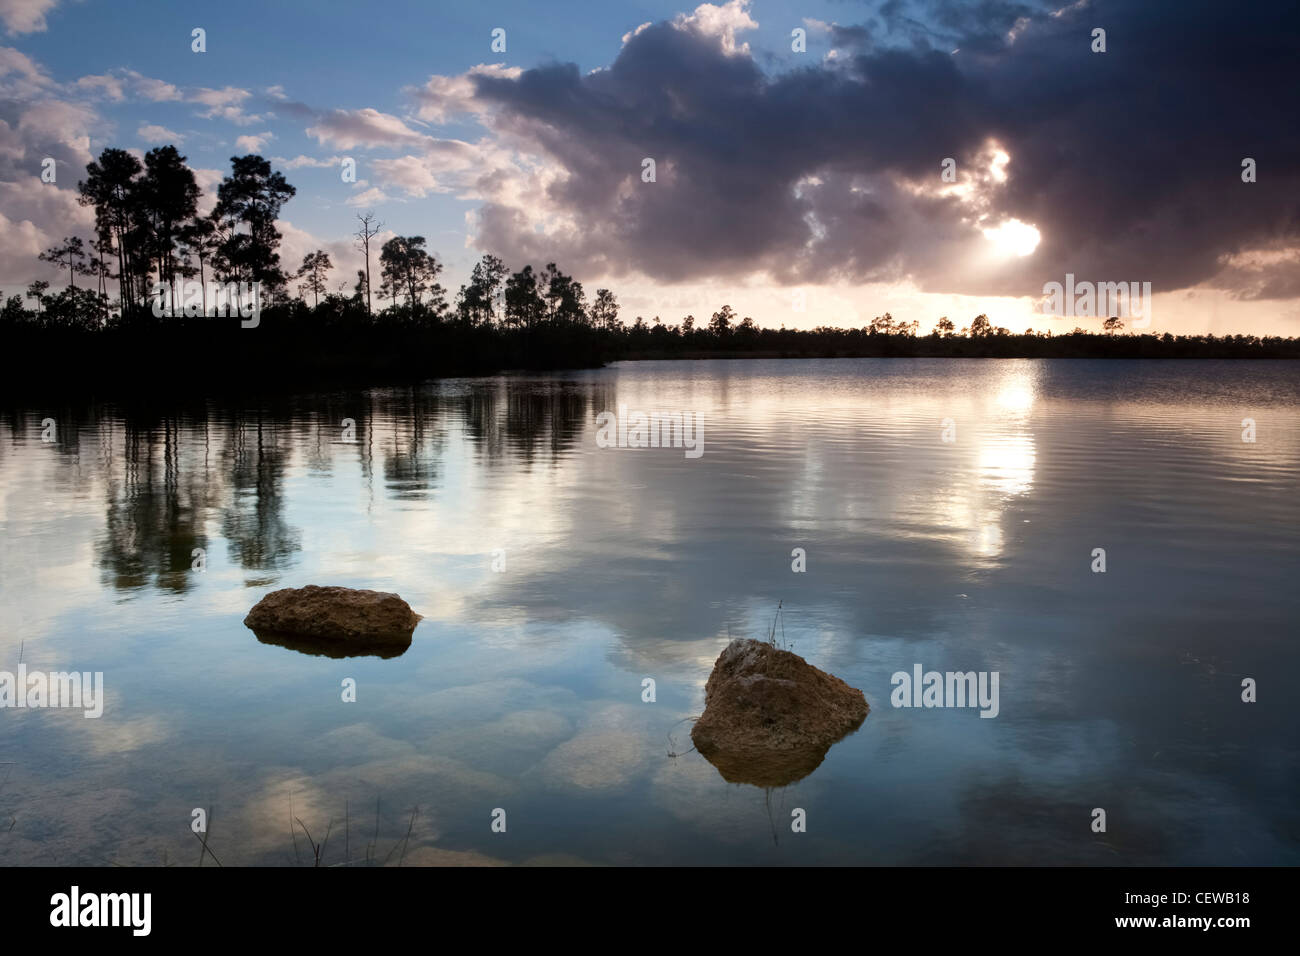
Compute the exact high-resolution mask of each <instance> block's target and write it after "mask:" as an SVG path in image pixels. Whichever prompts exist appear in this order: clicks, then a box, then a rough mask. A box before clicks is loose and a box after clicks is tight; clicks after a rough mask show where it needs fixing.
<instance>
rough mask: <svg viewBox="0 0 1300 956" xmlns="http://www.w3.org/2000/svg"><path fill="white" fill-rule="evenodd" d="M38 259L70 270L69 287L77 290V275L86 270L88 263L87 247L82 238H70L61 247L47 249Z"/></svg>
mask: <svg viewBox="0 0 1300 956" xmlns="http://www.w3.org/2000/svg"><path fill="white" fill-rule="evenodd" d="M37 258H38V259H40V260H41V261H42V262H50V263H53V264H54V265H56V266H59V267H60V268H64V267H66V268H67V270H68V286H69V288H72V289H75V288H76V287H77V279H76V274H77V273H78V272H80V271H81V270H82V269H83V268H84V266H83V263H84V262H85V261H86V247H85V244H84V243H83V242H82V241H81V237H80V236H70V237H68V238H67V239H64V240H63V242H62V243H60V244H59V245H57V246H51V247H50V248H48V249H46V250H45V251H44V252H42V253H41V254H40V255H39V256H37Z"/></svg>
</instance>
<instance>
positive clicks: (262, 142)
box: [235, 130, 275, 153]
mask: <svg viewBox="0 0 1300 956" xmlns="http://www.w3.org/2000/svg"><path fill="white" fill-rule="evenodd" d="M273 139H275V134H274V133H272V132H270V131H269V130H268V131H267V132H265V133H256V134H250V135H246V136H240V137H238V138H237V139H236V140H235V149H237V150H240V151H242V152H245V153H260V152H262V150H264V149H265V148H266V144H267V143H268V142H270V141H271V140H273Z"/></svg>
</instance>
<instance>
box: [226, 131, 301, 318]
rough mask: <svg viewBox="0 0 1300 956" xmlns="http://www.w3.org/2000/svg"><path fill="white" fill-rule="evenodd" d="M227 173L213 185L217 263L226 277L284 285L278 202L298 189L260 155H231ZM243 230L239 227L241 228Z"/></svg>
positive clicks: (274, 286)
mask: <svg viewBox="0 0 1300 956" xmlns="http://www.w3.org/2000/svg"><path fill="white" fill-rule="evenodd" d="M230 165H231V173H230V175H229V176H227V177H226V178H225V179H223V180H222V182H221V185H220V186H218V187H217V206H216V208H215V209H214V210H213V219H214V220H215V221H216V222H218V223H220V224H221V229H222V237H221V241H220V245H219V247H218V253H217V259H216V264H217V265H218V266H219V267H220V268H221V269H222V270H224V272H225V275H226V276H227V277H229V278H232V279H236V280H239V281H248V282H259V283H261V284H262V286H263V287H264V288H265V289H266V290H267V291H268V292H271V293H274V292H275V291H277V290H278V289H280V288H281V287H283V285H284V281H285V277H284V273H283V272H281V271H280V253H279V247H280V238H281V236H280V232H279V230H277V229H276V228H275V222H276V220H277V219H278V218H279V216H280V208H281V207H282V206H283V205H284V204H285V203H286V202H288V201H289V199H291V198H292V197H293V196H294V195H295V194H296V193H297V190H296V189H295V188H294V187H293V186H290V185H289V183H288V182H286V181H285V178H284V175H283V174H282V173H276V172H272V171H271V164H270V162H269V161H267V160H265V159H263V158H262V157H261V156H257V155H255V154H249V155H247V156H232V157H230ZM241 227H242V228H243V229H244V230H245V231H243V232H241V231H240V228H241Z"/></svg>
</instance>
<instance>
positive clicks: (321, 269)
mask: <svg viewBox="0 0 1300 956" xmlns="http://www.w3.org/2000/svg"><path fill="white" fill-rule="evenodd" d="M332 268H334V263H332V262H330V256H329V253H328V252H326V251H325V250H324V249H317V250H316V251H315V252H309V253H307V255H305V256H304V257H303V260H302V265H301V266H299V267H298V271H297V273H296V276H297V278H299V279H302V280H303V281H302V285H301V286H299V289H300V290H301V289H306V290H307V291H308V292H310V293H311V294H312V296H313V303H312V304H313V307H318V306H319V305H320V296H321V293H322V292H324V291H325V276H326V275H328V274H329V271H330V269H332Z"/></svg>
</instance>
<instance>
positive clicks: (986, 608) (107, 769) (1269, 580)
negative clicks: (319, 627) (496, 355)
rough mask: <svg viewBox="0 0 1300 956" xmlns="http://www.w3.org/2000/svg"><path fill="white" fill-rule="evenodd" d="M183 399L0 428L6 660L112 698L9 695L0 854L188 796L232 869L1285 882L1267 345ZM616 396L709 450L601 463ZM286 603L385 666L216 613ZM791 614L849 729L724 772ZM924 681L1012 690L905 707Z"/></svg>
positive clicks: (154, 826)
mask: <svg viewBox="0 0 1300 956" xmlns="http://www.w3.org/2000/svg"><path fill="white" fill-rule="evenodd" d="M203 394H204V388H203V383H201V382H199V383H195V386H194V394H193V395H192V396H185V395H174V396H172V395H159V396H157V397H156V399H154V400H152V401H149V402H146V403H141V404H133V405H122V404H115V403H113V402H111V401H101V402H98V403H93V404H92V403H71V402H69V403H65V404H63V405H49V406H21V407H19V406H13V405H10V406H9V407H6V408H5V409H4V410H3V412H2V413H0V526H2V528H3V556H2V557H0V614H2V615H3V619H2V623H3V626H2V627H0V671H9V672H15V673H16V672H17V668H18V665H19V661H20V657H21V662H22V664H23V665H24V666H25V667H26V668H27V670H28V671H29V672H31V671H39V672H58V671H74V670H75V671H79V672H86V673H96V672H102V674H103V699H102V706H103V714H102V716H100V717H98V718H87V717H85V716H83V713H82V711H81V710H76V709H72V708H17V707H7V708H4V709H0V864H3V865H22V864H89V865H106V866H107V865H111V864H120V865H137V866H138V865H161V864H165V863H178V864H182V865H195V864H197V863H198V862H199V859H200V856H201V853H202V848H201V846H200V842H199V838H198V837H197V836H196V835H195V833H194V832H193V830H192V822H193V821H194V820H195V813H194V811H195V810H196V809H201V810H203V811H204V813H205V814H206V815H207V834H208V836H207V839H208V845H209V847H210V848H211V850H212V853H213V854H214V856H215V858H216V859H218V860H219V861H220V862H221V864H223V865H225V866H230V865H238V864H245V865H295V864H296V865H304V866H306V865H311V864H312V863H313V862H314V853H313V851H312V849H311V841H314V842H315V843H316V844H318V845H321V844H323V850H322V851H321V864H322V865H367V864H381V863H385V862H386V863H388V864H390V865H393V864H397V863H399V862H400V863H403V864H404V865H408V866H409V865H415V864H443V863H446V864H461V863H493V862H501V863H542V864H546V863H572V864H580V863H590V864H615V865H619V864H647V865H657V864H945V863H957V864H1009V863H1030V864H1098V865H1129V864H1229V865H1232V864H1292V865H1294V864H1296V863H1300V809H1298V808H1297V803H1296V800H1295V796H1296V793H1297V792H1298V791H1300V760H1298V759H1297V758H1298V756H1300V755H1298V752H1297V733H1296V728H1297V727H1298V726H1300V720H1297V717H1296V715H1295V714H1294V713H1293V712H1292V711H1291V704H1290V701H1291V700H1292V698H1293V695H1294V691H1295V688H1296V687H1297V680H1298V678H1300V651H1298V650H1297V646H1296V642H1295V638H1296V635H1297V621H1300V588H1298V587H1297V582H1300V547H1297V543H1296V542H1297V537H1296V536H1297V530H1298V528H1300V504H1298V501H1300V499H1298V497H1297V491H1298V490H1300V417H1298V416H1297V411H1298V410H1300V367H1298V366H1296V365H1295V364H1288V363H1284V362H1263V361H1261V362H1251V363H1247V362H1214V361H1200V362H1178V361H1137V360H1134V361H1115V360H1112V361H1100V360H1098V361H1091V360H1059V361H1031V360H1005V361H1003V360H954V359H935V360H905V359H884V360H870V359H862V360H858V359H840V360H799V361H794V360H791V361H778V360H772V361H768V360H750V361H746V360H735V361H701V362H631V363H621V364H617V365H614V366H611V367H608V368H605V369H599V370H594V371H578V372H566V373H556V374H549V375H503V376H495V377H489V378H478V379H454V380H443V381H437V382H431V383H428V384H426V385H424V386H421V387H402V388H378V389H372V390H367V391H339V392H325V393H320V394H302V395H296V396H291V397H283V398H265V399H257V400H252V399H249V400H247V401H242V402H239V401H215V400H206V399H204V398H203V397H202V396H203ZM620 406H625V407H626V409H627V410H628V411H629V412H633V413H634V412H637V411H641V412H644V413H650V412H655V411H667V412H674V411H676V412H681V413H683V414H693V415H698V416H699V422H700V428H701V433H700V435H699V437H700V438H701V439H702V446H701V447H702V453H701V454H699V455H698V456H693V455H689V454H687V453H686V452H684V450H683V449H682V448H680V447H678V448H673V447H660V448H632V447H618V445H617V444H616V445H614V446H613V447H606V446H608V444H609V443H608V442H598V441H597V431H598V426H597V416H599V415H600V413H601V412H605V411H609V412H615V413H617V412H618V410H619V408H620ZM1246 420H1249V421H1246ZM1251 439H1253V440H1251ZM796 549H802V551H798V550H796ZM1098 549H1101V550H1100V551H1099V550H1098ZM1102 561H1104V571H1102V570H1100V566H1101V565H1100V562H1102ZM796 567H801V568H802V570H795V568H796ZM305 584H339V585H348V586H352V587H362V588H374V589H377V590H383V591H394V592H397V593H399V594H401V595H402V596H403V597H404V598H405V599H406V600H407V601H409V602H410V604H411V605H412V607H413V608H414V609H415V610H416V611H417V612H418V613H420V614H421V615H422V616H423V618H422V620H421V621H420V623H419V625H418V626H417V628H416V630H415V634H414V638H413V641H412V644H411V646H410V648H409V649H408V650H407V651H406V652H405V653H403V654H400V655H398V656H395V657H386V658H381V657H375V656H362V657H349V658H336V657H330V656H325V655H321V654H315V653H309V652H305V651H304V650H302V649H295V648H292V647H287V646H280V645H277V644H273V643H263V642H262V641H260V640H259V639H258V638H257V637H256V636H255V635H254V634H253V633H252V632H251V631H250V630H248V629H247V628H246V627H245V626H244V625H243V618H244V616H245V615H246V614H247V612H248V610H249V609H250V608H251V607H252V605H253V604H254V603H256V602H257V600H259V599H260V598H261V597H262V596H263V595H264V594H266V593H267V592H269V591H271V590H274V589H276V588H281V587H291V586H292V587H297V586H301V585H305ZM778 604H779V605H780V608H781V611H780V617H779V621H778V623H777V626H776V640H778V641H779V642H781V644H782V646H785V647H789V648H791V649H792V650H793V651H794V652H795V653H796V654H799V655H801V656H803V657H805V658H806V659H807V660H808V661H809V662H810V663H812V664H814V665H816V666H817V667H820V668H822V669H823V670H825V671H828V672H829V673H832V674H834V675H836V676H838V677H840V678H842V679H843V680H845V681H847V682H848V683H849V684H850V685H852V686H854V687H858V688H861V689H862V691H863V692H864V693H865V695H866V698H867V701H868V703H869V705H870V713H869V715H868V716H867V718H866V720H865V721H864V722H863V724H862V726H861V727H860V728H859V729H858V730H857V731H856V732H855V733H853V734H851V735H850V736H848V737H845V738H844V739H843V740H841V741H839V742H838V743H836V744H835V745H834V746H833V747H831V749H830V751H829V752H828V753H827V754H826V756H825V759H824V760H823V761H822V763H821V764H820V766H818V767H817V768H816V769H815V770H813V771H812V772H811V773H810V774H808V775H807V776H805V777H803V778H802V779H799V780H797V781H795V782H793V783H790V784H788V785H786V786H781V787H767V788H764V787H759V786H753V785H749V784H745V783H729V782H727V780H725V779H724V778H723V777H722V775H721V774H720V772H719V771H718V770H717V769H716V768H715V767H714V766H713V765H712V764H711V763H709V761H708V760H706V759H705V758H704V757H703V756H701V755H700V754H699V753H698V752H693V751H692V750H691V741H690V727H691V724H690V718H692V717H698V716H699V715H700V714H701V713H702V711H703V708H704V686H705V682H706V680H707V678H708V676H709V672H710V669H711V668H712V666H713V662H714V661H715V659H716V658H717V656H718V654H719V653H720V651H721V650H722V648H723V647H725V646H726V644H727V643H728V641H729V639H731V638H736V637H756V638H764V639H765V638H767V637H768V636H769V634H770V633H771V631H772V628H773V623H774V621H777V609H778ZM917 668H920V669H921V672H923V673H924V672H930V671H936V672H941V673H947V672H958V673H966V672H972V671H973V672H977V673H980V674H984V675H992V674H996V675H997V678H998V682H997V687H998V706H997V712H996V716H991V715H990V716H988V717H982V716H981V711H980V709H978V708H975V707H971V706H965V707H958V706H953V707H901V706H894V703H895V700H894V699H892V698H893V695H894V691H895V686H896V685H895V681H894V677H893V675H895V674H899V673H904V674H907V675H912V674H913V673H914V672H916V670H917ZM647 679H650V680H652V681H653V684H652V685H650V684H647V683H645V682H646V681H647ZM348 682H355V683H354V684H349V686H354V687H355V700H349V701H345V700H344V697H345V696H348V694H347V693H346V692H345V683H348ZM1243 682H1245V684H1243ZM1252 682H1253V683H1252ZM651 689H652V690H653V694H651V693H650V690H651ZM1243 695H1244V696H1247V697H1251V696H1253V697H1254V698H1255V699H1254V700H1253V701H1248V700H1243ZM650 696H653V701H651V700H648V699H647V698H648V697H650ZM986 713H987V709H986ZM670 752H671V753H673V754H676V756H670V755H669V754H670ZM1097 810H1102V811H1104V823H1105V829H1104V831H1101V830H1099V829H1098V824H1097V822H1096V821H1097V820H1098V819H1099V817H1098V814H1097V813H1096V811H1097ZM500 811H504V813H501V812H500ZM800 811H802V812H800ZM500 820H504V832H499V831H500V830H501V829H502V827H501V826H499V825H498V826H497V827H495V828H494V826H493V824H494V821H500ZM794 820H802V821H803V822H804V824H805V829H804V832H795V829H793V828H792V821H794ZM295 821H300V823H299V822H295ZM327 832H328V839H326V834H327ZM308 834H310V837H309V836H308ZM204 865H208V866H211V865H214V863H213V857H208V858H207V859H206V860H205V861H204Z"/></svg>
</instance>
